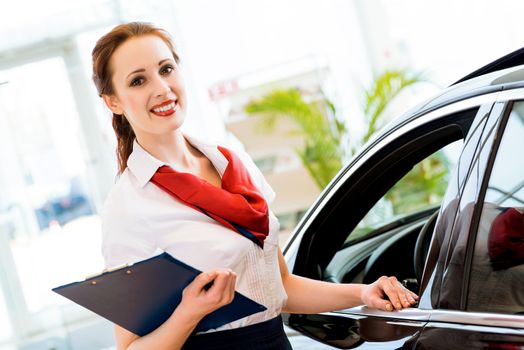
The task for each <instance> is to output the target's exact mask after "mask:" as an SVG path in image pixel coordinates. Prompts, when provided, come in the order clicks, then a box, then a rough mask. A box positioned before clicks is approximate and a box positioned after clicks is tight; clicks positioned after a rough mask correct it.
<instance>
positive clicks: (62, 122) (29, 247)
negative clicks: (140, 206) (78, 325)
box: [0, 56, 103, 349]
mask: <svg viewBox="0 0 524 350" xmlns="http://www.w3.org/2000/svg"><path fill="white" fill-rule="evenodd" d="M93 118H94V119H95V116H93ZM0 162H1V164H2V165H1V166H0V236H1V238H0V246H1V247H2V248H0V249H1V251H0V263H1V265H0V347H1V345H2V343H3V342H4V343H5V341H7V340H9V339H12V338H15V339H17V340H24V339H25V340H27V339H28V337H29V336H30V335H34V334H39V337H40V338H42V337H43V338H45V334H50V333H52V334H53V337H54V338H56V339H62V338H63V339H66V338H67V335H66V333H67V332H65V330H64V329H65V328H64V326H66V325H68V324H70V323H72V322H77V321H78V320H80V319H89V318H94V315H93V314H90V313H89V312H87V311H86V310H84V309H82V308H80V307H77V306H76V305H74V304H72V303H70V302H68V301H67V300H66V299H64V298H62V297H60V296H58V295H56V294H55V293H53V292H52V291H51V289H52V288H54V287H56V286H59V285H61V284H65V283H69V282H73V281H77V280H80V279H83V278H84V277H85V276H86V275H88V274H91V273H93V272H96V271H99V270H101V269H102V268H103V262H102V256H101V253H100V231H101V230H100V220H99V217H98V215H97V214H96V212H95V205H94V203H93V193H94V181H95V179H94V176H93V175H92V174H93V169H91V166H92V165H91V163H90V161H89V159H88V156H87V152H86V149H85V145H84V143H83V133H82V130H81V123H80V119H79V113H78V112H77V105H76V103H75V100H74V95H73V93H72V89H71V84H70V81H69V76H68V69H67V67H66V65H65V63H64V60H63V58H62V57H60V56H57V57H52V58H48V59H45V60H41V61H37V62H34V63H30V64H26V65H23V66H19V67H15V68H12V69H9V70H6V71H0ZM2 297H3V298H4V299H5V302H3V300H2ZM57 336H58V337H57ZM25 340H24V342H25ZM64 342H66V340H64ZM46 344H49V343H46ZM56 348H57V349H68V348H70V347H62V346H57V347H56Z"/></svg>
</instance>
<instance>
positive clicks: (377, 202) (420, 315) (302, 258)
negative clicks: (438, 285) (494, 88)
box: [285, 94, 496, 349]
mask: <svg viewBox="0 0 524 350" xmlns="http://www.w3.org/2000/svg"><path fill="white" fill-rule="evenodd" d="M495 99H496V94H493V95H491V96H489V97H486V96H481V97H476V98H473V99H470V100H465V101H460V102H457V103H454V104H452V105H448V106H445V107H443V108H441V109H437V110H433V111H431V112H429V113H427V114H424V115H419V116H417V117H416V118H413V119H411V120H410V119H409V118H408V119H407V120H404V121H403V122H402V123H400V125H398V127H394V128H391V129H390V130H389V132H387V133H385V134H384V135H382V136H380V137H378V138H377V139H376V140H375V142H374V143H372V144H371V145H370V146H369V147H368V148H367V149H365V150H364V151H363V152H362V153H361V154H360V155H359V156H357V157H356V158H355V160H354V162H353V163H352V164H350V165H349V167H348V168H346V169H345V171H343V172H341V174H339V176H338V178H337V179H336V180H335V181H333V182H332V184H331V186H330V187H329V188H328V189H327V190H325V191H324V192H323V194H322V195H321V198H320V199H319V201H318V202H317V203H316V204H315V205H314V206H313V207H312V209H310V211H309V212H308V213H306V215H305V218H304V219H303V221H302V222H301V224H299V229H298V230H299V231H298V233H297V234H296V235H295V236H294V241H291V243H290V244H288V245H287V246H286V249H285V255H286V260H287V263H288V266H291V267H292V271H293V273H295V274H298V275H302V276H306V277H310V278H316V279H321V280H326V281H330V282H333V283H341V282H353V283H358V282H364V283H367V282H370V281H372V280H373V279H374V278H375V277H379V276H380V275H384V274H385V275H397V276H398V275H402V276H399V279H402V280H404V283H406V285H409V286H410V287H411V288H413V289H415V290H418V286H419V282H420V280H421V277H420V276H418V277H417V273H416V271H415V270H416V268H415V263H414V261H415V259H414V252H415V250H416V249H418V250H420V251H427V250H428V249H429V248H428V245H429V238H431V235H424V237H425V240H424V242H421V241H419V239H418V238H419V236H420V233H421V232H428V231H431V230H430V229H429V228H428V225H426V223H427V222H428V219H430V218H431V219H432V220H430V221H429V226H430V227H433V225H434V218H436V214H434V213H435V212H436V210H437V209H438V205H436V206H433V207H429V208H416V210H415V211H414V212H413V211H409V210H408V212H407V213H401V215H397V216H394V217H392V218H390V219H391V220H389V221H388V222H387V223H381V224H379V225H375V226H373V227H371V228H370V229H368V230H364V231H365V232H364V233H362V230H359V224H361V223H362V222H363V221H366V218H367V216H368V214H370V213H371V212H373V211H376V210H379V209H380V208H381V206H382V202H383V200H384V198H385V196H387V194H388V193H389V192H390V191H391V190H392V189H394V188H395V185H398V183H399V181H402V180H404V179H406V177H409V174H410V170H411V169H412V168H413V167H414V166H416V165H417V164H419V163H421V162H423V161H424V160H426V159H430V158H431V157H434V156H435V154H436V152H438V151H440V150H442V149H443V148H444V147H446V146H447V145H449V144H451V143H453V142H455V141H457V140H464V139H465V138H466V136H467V135H468V132H469V131H470V128H471V129H472V131H476V130H483V127H484V125H485V124H486V122H487V119H488V118H487V116H489V114H490V111H491V109H492V107H493V103H491V102H490V101H494V100H495ZM474 120H476V122H475V123H474V124H473V126H472V123H473V121H474ZM478 134H480V133H479V132H477V133H476V135H477V138H473V137H470V138H469V143H470V144H471V145H473V146H475V145H476V143H477V142H478ZM459 142H460V141H459ZM377 208H378V209H377ZM428 237H429V238H428ZM423 261H425V255H424V259H423ZM421 270H422V268H421ZM430 311H431V308H430V309H417V308H412V309H407V310H402V311H399V312H382V311H378V310H370V309H368V308H365V307H357V308H352V309H348V310H342V311H338V312H332V313H325V314H321V315H287V317H286V318H285V320H286V323H287V324H288V325H289V326H290V327H292V328H294V329H296V330H297V331H299V332H301V333H302V334H305V335H307V336H309V337H311V338H313V339H315V340H316V341H318V342H321V343H324V344H328V345H330V346H333V347H335V348H343V349H348V348H366V349H367V348H370V349H371V348H385V349H390V348H401V347H403V346H412V345H413V344H415V342H416V339H417V338H418V336H419V335H420V334H421V332H422V330H423V328H424V327H425V325H426V323H427V322H428V321H429V320H430Z"/></svg>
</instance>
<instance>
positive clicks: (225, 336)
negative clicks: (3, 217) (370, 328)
mask: <svg viewBox="0 0 524 350" xmlns="http://www.w3.org/2000/svg"><path fill="white" fill-rule="evenodd" d="M178 63H179V58H178V55H177V53H176V52H175V50H174V47H173V44H172V41H171V40H170V37H169V35H168V34H167V33H166V32H165V31H163V30H161V29H158V28H155V27H153V26H151V25H150V24H146V23H136V22H135V23H127V24H123V25H119V26H117V27H115V28H114V29H113V30H111V31H110V32H109V33H108V34H106V35H105V36H103V37H102V38H100V39H99V41H98V42H97V44H96V46H95V48H94V49H93V81H94V83H95V85H96V87H97V89H98V92H99V94H100V96H101V97H102V98H103V100H104V102H105V104H106V105H107V107H108V108H109V109H110V110H111V111H112V112H113V128H114V130H115V133H116V136H117V140H118V149H117V155H118V162H119V175H120V176H119V178H118V181H117V182H116V184H115V185H114V187H113V189H112V191H111V193H110V194H109V196H108V198H107V201H106V204H105V209H104V213H103V218H102V221H103V244H102V245H103V246H102V250H103V254H104V258H105V262H106V265H107V266H108V267H109V266H114V265H117V264H121V263H126V262H135V261H139V260H143V259H146V258H149V257H151V256H153V255H155V254H157V253H159V252H161V251H166V252H168V253H170V254H172V255H173V256H175V257H176V258H178V259H180V260H182V261H184V262H185V263H187V264H189V265H192V266H194V267H195V268H197V269H199V270H201V271H205V272H203V273H202V274H200V275H199V276H198V277H197V278H196V279H195V280H194V281H193V282H192V283H191V284H189V285H188V286H187V287H186V289H185V290H184V293H183V297H182V301H181V303H180V304H179V306H178V307H177V308H176V309H175V310H174V311H173V313H172V315H171V317H170V318H169V319H168V320H167V321H166V322H165V323H164V324H162V325H161V326H160V327H158V328H157V329H156V330H154V331H152V332H151V333H149V334H148V335H146V336H143V337H138V336H137V335H135V334H133V333H130V332H129V331H127V330H125V329H123V328H121V327H119V326H115V334H116V340H117V346H118V349H181V348H183V349H291V346H290V344H289V342H288V340H287V338H286V336H285V334H284V332H283V327H282V320H281V318H280V313H281V312H282V311H285V312H290V313H318V312H324V311H331V310H338V309H343V308H348V307H352V306H356V305H360V304H366V305H368V306H370V307H374V308H380V309H383V310H394V309H401V308H403V307H409V306H411V305H413V304H414V303H415V300H416V299H417V296H416V295H415V294H413V293H411V292H409V291H408V290H406V289H405V288H403V287H402V286H401V285H400V283H398V281H397V280H396V279H395V278H394V277H390V278H387V277H382V278H380V279H379V280H378V281H376V282H374V283H372V284H370V285H359V284H331V283H325V282H321V281H315V280H310V279H306V278H303V277H299V276H294V275H292V274H290V273H289V272H288V270H287V267H286V264H285V261H284V258H283V256H282V253H281V251H280V249H279V247H278V237H277V235H278V228H279V225H278V221H277V219H276V217H275V216H274V215H273V213H272V212H271V210H269V207H268V204H267V203H270V202H271V200H272V199H273V197H274V193H273V191H272V189H271V187H270V186H269V185H268V184H267V182H266V181H265V179H264V178H263V176H262V174H261V173H260V171H259V170H258V169H257V168H256V166H255V165H254V163H253V162H252V160H251V159H250V158H249V156H248V155H247V154H246V153H245V152H233V151H231V150H229V149H227V148H224V147H222V146H217V145H216V144H213V143H210V142H207V141H204V140H201V139H198V138H196V137H193V136H190V135H187V134H184V133H182V131H181V130H180V127H181V125H182V123H183V122H184V119H185V117H186V112H187V97H186V92H185V88H184V82H183V80H182V77H181V74H180V70H179V67H178ZM211 281H213V284H212V286H211V288H209V289H208V288H204V286H206V285H207V284H208V283H210V282H211ZM235 289H236V290H238V291H239V292H240V293H242V294H244V295H246V296H247V297H249V298H251V299H253V300H255V301H256V302H258V303H260V304H262V305H264V306H265V307H266V308H267V310H266V311H264V312H260V313H257V314H254V315H251V316H248V317H246V318H243V319H240V320H238V321H235V322H232V323H229V324H226V325H224V326H222V327H219V328H218V329H215V330H212V331H209V332H205V333H203V334H193V329H194V328H195V326H196V325H197V323H198V322H199V320H200V319H202V318H203V317H204V316H205V315H207V314H208V313H210V312H212V311H214V310H216V309H218V308H220V307H221V306H224V305H226V304H228V303H230V302H231V300H232V297H233V294H234V291H235ZM386 296H387V299H389V300H386Z"/></svg>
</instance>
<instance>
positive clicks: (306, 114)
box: [245, 89, 347, 189]
mask: <svg viewBox="0 0 524 350" xmlns="http://www.w3.org/2000/svg"><path fill="white" fill-rule="evenodd" d="M245 111H246V113H248V114H263V115H264V116H265V118H263V119H262V120H263V123H262V124H261V129H262V130H263V131H265V132H270V131H271V130H273V129H274V127H275V124H276V123H277V120H278V119H279V118H290V119H291V120H293V121H294V122H295V123H296V124H297V125H298V131H297V132H298V133H299V134H301V135H302V136H303V139H304V146H303V147H302V148H300V149H296V152H297V154H298V156H299V157H300V159H301V160H302V163H303V164H304V166H305V167H306V169H307V170H308V172H309V173H310V174H311V176H312V178H313V179H314V180H315V182H316V184H317V185H318V187H319V188H320V189H322V188H324V187H325V186H326V185H327V184H328V183H329V181H331V179H332V178H333V176H334V175H335V174H336V173H337V172H338V171H339V170H340V168H341V167H342V159H343V158H344V151H343V147H342V144H341V140H342V139H343V135H344V134H346V132H347V130H346V126H345V124H344V123H342V122H340V121H339V120H336V119H334V118H331V119H328V118H329V116H328V115H327V112H329V111H331V113H332V116H334V115H335V114H334V112H335V108H334V106H333V104H332V103H330V102H329V101H328V100H327V99H325V98H324V99H322V100H320V101H314V102H306V101H305V100H304V99H303V97H302V95H301V94H300V91H298V90H297V89H288V90H275V91H272V92H270V93H269V94H267V95H265V96H263V97H262V98H261V99H259V100H256V101H252V102H250V103H249V104H248V105H247V106H246V107H245Z"/></svg>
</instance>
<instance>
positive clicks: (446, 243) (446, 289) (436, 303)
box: [421, 103, 504, 309]
mask: <svg viewBox="0 0 524 350" xmlns="http://www.w3.org/2000/svg"><path fill="white" fill-rule="evenodd" d="M503 108H504V105H503V104H501V103H500V104H495V105H494V107H493V109H492V110H491V112H490V113H489V115H490V118H489V119H488V120H487V122H486V123H485V124H484V127H483V128H482V130H481V138H480V139H479V140H478V143H477V144H476V145H471V147H472V148H474V151H473V153H472V154H471V155H472V157H471V158H469V157H467V154H465V151H466V149H465V150H464V152H462V156H461V158H462V157H463V156H465V158H464V159H461V163H462V162H464V163H466V164H460V166H459V167H458V170H459V171H458V172H457V175H458V174H459V173H462V174H463V176H464V175H465V176H464V178H463V179H453V180H452V181H456V182H457V183H458V184H459V188H460V189H461V193H460V197H455V198H453V199H451V200H450V201H449V202H446V203H445V207H443V208H441V210H440V214H439V219H438V221H437V224H436V227H435V232H434V234H433V242H432V247H431V248H430V253H429V254H430V258H431V255H432V254H433V253H432V251H431V249H432V248H433V246H438V247H439V248H438V250H439V252H438V261H437V263H436V269H435V276H434V277H435V281H434V282H433V283H432V286H431V294H430V295H431V305H432V306H431V307H439V308H444V309H460V308H461V306H460V303H461V295H462V290H463V274H464V264H465V254H466V243H467V240H468V235H469V230H470V224H471V220H472V215H473V210H474V208H475V207H474V203H475V202H476V200H477V198H478V195H479V192H480V188H481V184H482V178H483V176H484V171H485V169H486V167H487V161H488V156H489V154H490V152H491V149H492V145H493V140H494V136H495V134H496V130H497V127H498V125H499V122H500V120H501V114H502V111H503ZM461 168H462V170H460V169H461ZM454 176H456V175H454ZM430 258H428V259H430ZM425 273H427V271H425ZM428 295H429V293H428ZM422 299H424V296H423V298H421V304H424V303H422Z"/></svg>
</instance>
